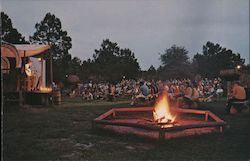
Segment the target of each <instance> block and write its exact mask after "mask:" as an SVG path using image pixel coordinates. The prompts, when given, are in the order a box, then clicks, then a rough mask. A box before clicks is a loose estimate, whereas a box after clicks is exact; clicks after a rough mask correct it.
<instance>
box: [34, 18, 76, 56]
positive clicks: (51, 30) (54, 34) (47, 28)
mask: <svg viewBox="0 0 250 161" xmlns="http://www.w3.org/2000/svg"><path fill="white" fill-rule="evenodd" d="M35 29H36V31H35V33H34V34H33V36H30V41H31V42H35V43H42V44H49V45H51V47H52V50H53V58H54V59H61V58H62V57H63V56H64V55H67V54H69V52H68V51H69V49H70V48H71V47H72V44H71V37H70V36H68V33H67V31H64V30H62V23H61V20H60V19H59V18H57V17H56V16H55V15H54V14H51V13H47V14H46V15H45V17H44V19H43V20H42V21H41V22H40V23H36V25H35Z"/></svg>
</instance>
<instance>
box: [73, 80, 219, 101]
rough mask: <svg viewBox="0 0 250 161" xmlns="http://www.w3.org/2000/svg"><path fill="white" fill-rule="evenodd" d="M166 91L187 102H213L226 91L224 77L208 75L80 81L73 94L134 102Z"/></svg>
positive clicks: (89, 97)
mask: <svg viewBox="0 0 250 161" xmlns="http://www.w3.org/2000/svg"><path fill="white" fill-rule="evenodd" d="M163 90H165V91H166V92H167V93H168V95H169V98H170V100H171V101H175V102H178V103H180V102H185V103H187V104H188V105H191V104H192V103H193V102H197V101H211V100H212V99H213V98H216V96H219V95H221V94H222V93H223V89H222V88H221V80H220V79H219V78H215V79H213V80H209V79H207V78H205V79H202V80H200V81H198V82H195V81H191V80H190V79H181V80H178V79H173V80H166V81H161V80H158V81H154V80H149V81H147V80H122V81H120V82H118V83H116V84H114V83H105V82H100V83H94V82H91V81H90V82H88V83H83V84H78V85H77V86H76V87H74V88H73V89H72V90H71V92H69V95H70V96H71V97H75V96H78V97H81V98H82V99H83V100H98V99H101V100H110V101H113V100H115V98H117V97H120V96H129V97H131V104H132V105H133V104H134V103H135V102H136V101H140V100H154V99H155V98H157V97H158V95H159V94H160V93H161V92H162V91H163Z"/></svg>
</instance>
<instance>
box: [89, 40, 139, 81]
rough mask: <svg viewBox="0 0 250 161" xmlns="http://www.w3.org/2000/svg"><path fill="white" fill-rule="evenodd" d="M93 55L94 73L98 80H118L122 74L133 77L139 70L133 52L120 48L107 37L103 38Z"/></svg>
mask: <svg viewBox="0 0 250 161" xmlns="http://www.w3.org/2000/svg"><path fill="white" fill-rule="evenodd" d="M93 57H94V60H93V64H94V66H95V71H94V73H95V74H96V76H98V77H99V78H98V79H99V80H106V81H118V80H120V79H121V78H122V76H125V77H126V78H135V77H136V76H137V75H138V73H139V70H140V67H139V64H138V62H137V59H136V58H135V56H134V53H133V52H132V51H131V50H130V49H120V47H119V46H118V44H117V43H114V42H111V41H110V40H109V39H106V40H103V42H102V44H101V48H100V49H99V50H95V54H94V55H93Z"/></svg>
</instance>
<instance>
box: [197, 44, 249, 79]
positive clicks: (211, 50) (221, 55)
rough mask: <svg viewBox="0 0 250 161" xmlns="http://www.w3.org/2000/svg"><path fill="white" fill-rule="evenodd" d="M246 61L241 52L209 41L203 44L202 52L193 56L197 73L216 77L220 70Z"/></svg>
mask: <svg viewBox="0 0 250 161" xmlns="http://www.w3.org/2000/svg"><path fill="white" fill-rule="evenodd" d="M244 62H245V60H244V59H242V58H241V56H240V54H239V53H237V54H236V53H233V52H232V50H230V49H226V48H223V47H221V46H220V45H219V44H214V43H212V42H209V41H208V42H207V43H206V45H204V46H203V52H202V54H200V53H197V54H196V55H195V56H194V58H193V65H194V66H195V68H196V71H197V73H198V74H201V75H202V76H206V77H216V76H218V75H219V73H220V70H223V69H230V68H234V67H236V66H237V65H243V64H244Z"/></svg>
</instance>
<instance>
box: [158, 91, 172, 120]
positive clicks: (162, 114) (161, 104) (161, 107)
mask: <svg viewBox="0 0 250 161" xmlns="http://www.w3.org/2000/svg"><path fill="white" fill-rule="evenodd" d="M153 119H154V121H155V122H156V123H157V124H169V123H174V121H175V119H176V115H173V114H172V113H171V109H170V106H169V103H168V95H167V92H164V93H163V94H162V95H161V96H160V97H159V98H158V99H157V101H156V105H155V106H154V110H153Z"/></svg>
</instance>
